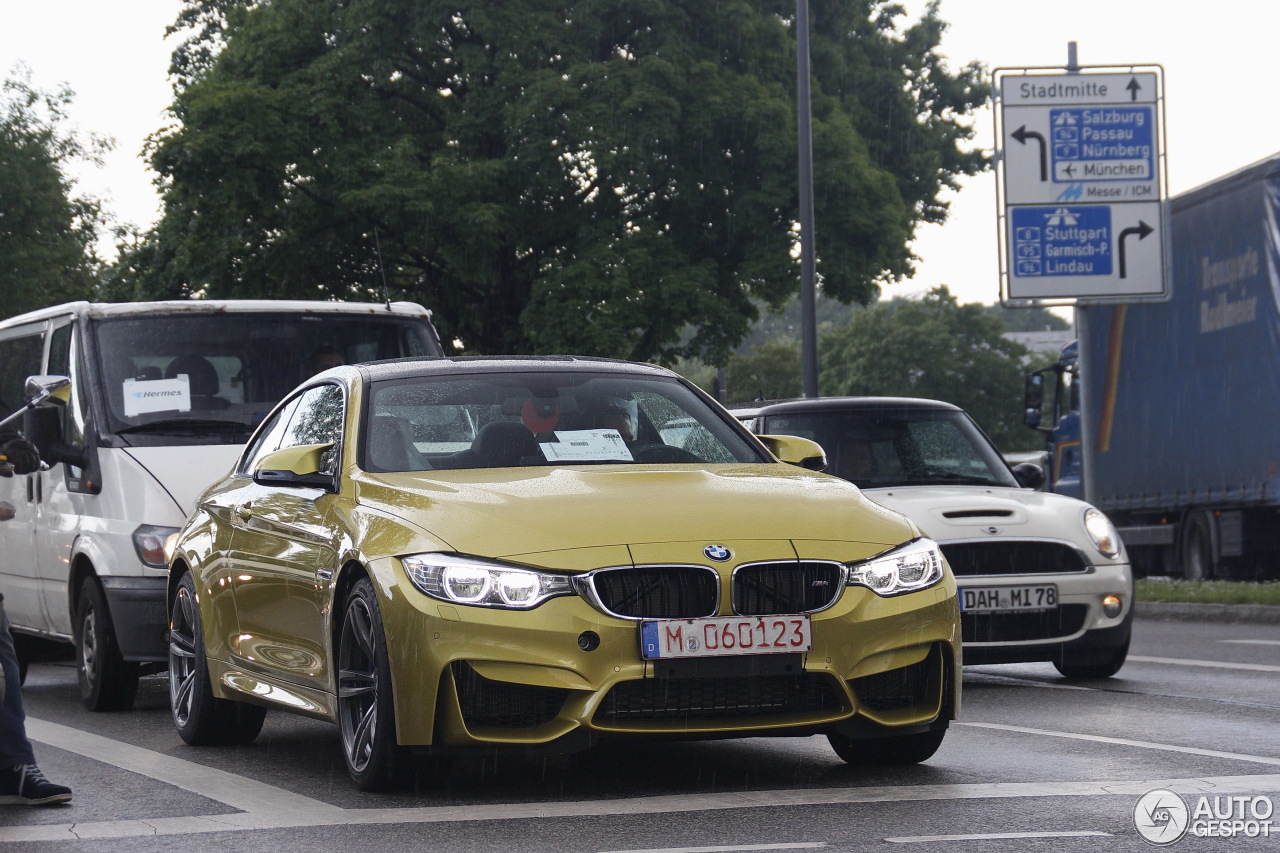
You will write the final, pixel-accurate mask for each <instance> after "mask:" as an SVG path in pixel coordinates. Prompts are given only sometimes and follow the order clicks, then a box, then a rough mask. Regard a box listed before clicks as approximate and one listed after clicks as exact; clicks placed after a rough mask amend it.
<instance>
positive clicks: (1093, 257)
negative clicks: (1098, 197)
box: [1011, 205, 1114, 278]
mask: <svg viewBox="0 0 1280 853" xmlns="http://www.w3.org/2000/svg"><path fill="white" fill-rule="evenodd" d="M1011 214H1012V217H1013V243H1012V246H1013V263H1012V268H1011V272H1012V274H1013V275H1014V276H1017V277H1020V278H1039V277H1046V276H1064V275H1066V276H1077V275H1108V276H1109V275H1111V258H1112V256H1113V254H1114V253H1113V252H1112V239H1113V235H1112V229H1111V208H1110V206H1107V205H1059V206H1054V207H1016V208H1014V209H1013V210H1012V211H1011Z"/></svg>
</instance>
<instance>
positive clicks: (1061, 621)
mask: <svg viewBox="0 0 1280 853" xmlns="http://www.w3.org/2000/svg"><path fill="white" fill-rule="evenodd" d="M1088 612H1089V607H1088V605H1085V604H1064V605H1062V606H1061V607H1054V608H1052V609H1050V610H1037V611H1034V612H1030V613H1018V612H1008V613H961V614H960V636H961V639H962V640H963V641H964V642H966V643H1007V642H1015V641H1017V640H1049V639H1053V638H1056V637H1065V636H1068V635H1070V634H1074V633H1075V632H1076V631H1079V630H1080V628H1081V626H1083V625H1084V619H1085V616H1086V615H1088Z"/></svg>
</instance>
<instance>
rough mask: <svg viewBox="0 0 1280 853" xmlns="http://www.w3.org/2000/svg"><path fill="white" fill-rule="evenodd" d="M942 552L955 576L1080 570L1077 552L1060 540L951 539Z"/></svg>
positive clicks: (1080, 558)
mask: <svg viewBox="0 0 1280 853" xmlns="http://www.w3.org/2000/svg"><path fill="white" fill-rule="evenodd" d="M942 553H943V555H944V556H945V557H946V558H947V562H948V563H949V564H950V565H951V572H952V574H954V575H956V576H964V575H1037V574H1061V573H1064V572H1083V571H1084V570H1085V569H1086V568H1087V567H1086V566H1085V563H1084V559H1083V558H1082V557H1081V556H1080V552H1079V551H1077V550H1076V549H1075V548H1072V547H1071V546H1070V545H1064V544H1063V543H1061V542H1000V541H991V542H953V543H951V544H945V543H944V544H943V545H942Z"/></svg>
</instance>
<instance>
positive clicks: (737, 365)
mask: <svg viewBox="0 0 1280 853" xmlns="http://www.w3.org/2000/svg"><path fill="white" fill-rule="evenodd" d="M725 373H726V374H727V376H726V380H725V396H726V397H727V398H728V402H730V403H746V402H750V401H751V400H782V399H786V398H788V397H799V396H800V392H801V388H800V344H799V343H797V342H796V341H795V339H794V338H775V339H773V340H770V341H765V342H764V343H763V344H761V345H760V346H758V347H757V348H756V351H755V352H753V353H751V354H750V355H733V356H731V357H730V358H729V365H728V369H727V370H726V371H725Z"/></svg>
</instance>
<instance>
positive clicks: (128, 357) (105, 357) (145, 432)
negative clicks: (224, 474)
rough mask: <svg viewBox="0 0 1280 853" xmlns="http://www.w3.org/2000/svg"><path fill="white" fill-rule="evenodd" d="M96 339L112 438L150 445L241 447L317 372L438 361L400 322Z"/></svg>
mask: <svg viewBox="0 0 1280 853" xmlns="http://www.w3.org/2000/svg"><path fill="white" fill-rule="evenodd" d="M93 332H94V335H93V340H94V341H95V342H96V357H97V359H98V364H99V371H98V377H99V381H100V386H101V387H100V390H101V394H102V397H103V399H104V400H105V401H106V408H107V412H108V415H109V417H108V421H109V425H110V428H111V431H112V432H114V433H116V434H117V435H124V436H128V437H129V439H130V440H138V441H143V442H151V443H154V442H157V441H158V442H161V443H167V444H173V443H179V444H182V443H199V442H202V441H219V442H227V443H239V442H241V441H244V440H245V438H247V437H248V435H249V433H250V432H251V431H252V430H253V428H254V427H255V426H257V424H258V423H259V422H260V421H261V420H262V419H263V417H265V416H266V414H267V413H268V412H270V411H271V409H272V407H274V406H275V404H276V403H277V402H279V401H280V399H281V398H283V397H284V396H285V395H286V394H287V393H288V392H289V391H290V390H292V389H293V388H294V387H295V386H296V385H297V384H298V383H299V382H301V381H302V380H303V379H306V378H307V377H309V376H311V375H313V374H314V373H317V372H319V371H321V370H325V369H327V368H329V367H333V366H335V365H339V364H344V363H346V364H350V363H354V362H360V361H372V360H375V359H384V358H400V357H403V356H420V355H438V354H439V352H438V349H437V347H436V345H435V341H434V338H433V337H432V335H431V332H430V327H429V325H428V323H427V321H426V320H425V319H416V318H412V317H403V316H380V315H366V314H341V313H337V312H335V313H333V314H318V313H315V312H307V313H303V312H297V313H290V312H270V313H267V312H263V313H257V312H223V313H172V314H160V313H155V314H145V315H130V316H128V317H121V318H107V319H101V320H98V321H96V322H95V323H94V327H93Z"/></svg>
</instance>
